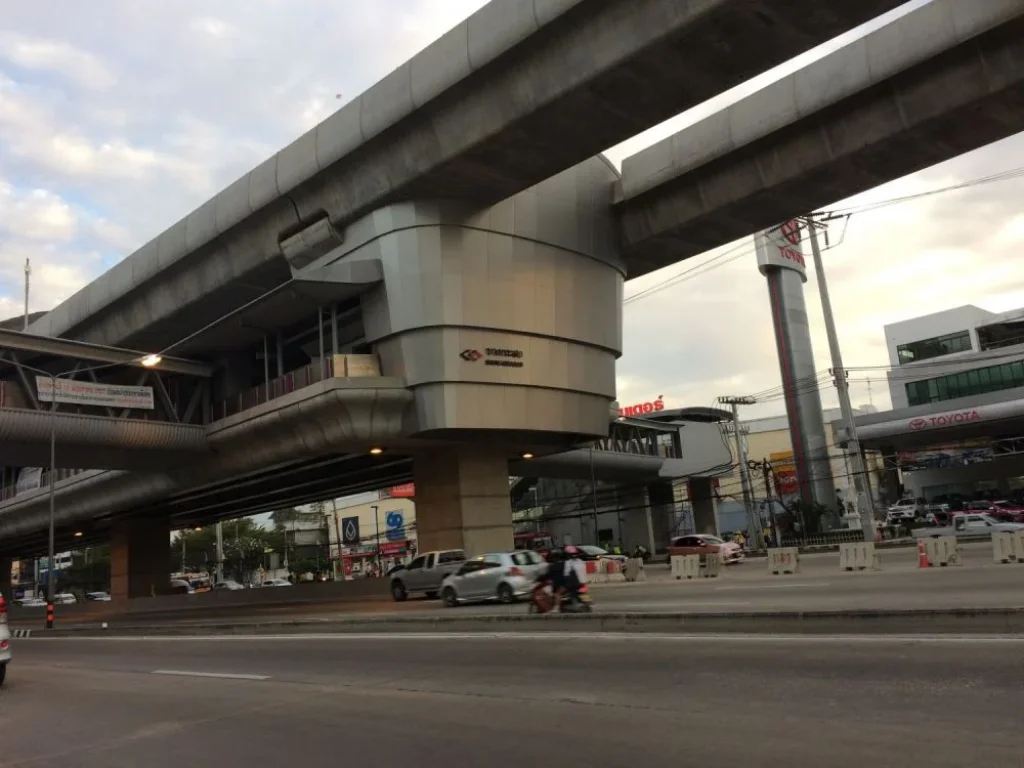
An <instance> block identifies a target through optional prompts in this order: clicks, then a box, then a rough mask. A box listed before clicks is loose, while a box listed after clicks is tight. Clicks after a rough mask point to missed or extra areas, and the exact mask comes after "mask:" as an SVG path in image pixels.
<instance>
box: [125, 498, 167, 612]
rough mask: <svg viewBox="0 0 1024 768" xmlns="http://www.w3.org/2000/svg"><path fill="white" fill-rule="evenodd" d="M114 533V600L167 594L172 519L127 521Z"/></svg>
mask: <svg viewBox="0 0 1024 768" xmlns="http://www.w3.org/2000/svg"><path fill="white" fill-rule="evenodd" d="M112 533H113V536H112V539H111V543H110V597H111V599H113V600H129V599H134V598H137V597H154V596H156V595H161V594H166V593H167V591H168V589H169V588H170V578H171V524H170V520H168V519H166V518H163V519H155V520H149V519H136V520H124V521H122V522H120V523H116V524H115V525H114V526H113V531H112Z"/></svg>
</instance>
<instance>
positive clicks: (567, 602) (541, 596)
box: [529, 582, 594, 614]
mask: <svg viewBox="0 0 1024 768" xmlns="http://www.w3.org/2000/svg"><path fill="white" fill-rule="evenodd" d="M555 601H556V597H555V593H554V592H553V591H552V589H551V584H550V582H545V583H543V584H538V585H536V586H535V587H534V588H533V593H532V594H531V595H530V606H529V612H530V613H537V614H540V613H550V612H551V611H553V610H555ZM593 610H594V605H593V602H592V601H591V599H590V590H589V589H588V588H587V585H586V584H583V585H581V586H580V589H579V592H578V593H577V594H575V595H570V594H566V595H563V596H562V599H561V601H559V603H558V612H559V613H591V612H592V611H593Z"/></svg>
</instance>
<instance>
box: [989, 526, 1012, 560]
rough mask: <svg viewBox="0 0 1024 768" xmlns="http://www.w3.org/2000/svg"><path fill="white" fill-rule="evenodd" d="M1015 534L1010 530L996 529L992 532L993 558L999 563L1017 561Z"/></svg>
mask: <svg viewBox="0 0 1024 768" xmlns="http://www.w3.org/2000/svg"><path fill="white" fill-rule="evenodd" d="M1014 538H1015V537H1014V535H1013V534H1012V533H1010V532H1009V531H996V532H995V533H993V534H992V560H993V561H994V562H997V563H1014V562H1017V552H1016V548H1015V547H1014V544H1015V543H1016V542H1015V541H1014Z"/></svg>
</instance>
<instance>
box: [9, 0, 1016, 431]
mask: <svg viewBox="0 0 1024 768" xmlns="http://www.w3.org/2000/svg"><path fill="white" fill-rule="evenodd" d="M499 1H500V0H499ZM0 2H3V5H4V6H5V7H4V9H3V14H2V15H0V317H7V316H11V315H15V314H19V313H20V312H21V310H22V291H23V269H24V263H25V259H26V257H31V259H32V286H33V288H32V295H31V308H32V309H33V310H41V309H49V308H51V307H53V306H54V305H55V304H57V303H58V302H60V301H62V300H64V299H66V298H67V297H69V296H70V295H71V294H73V293H74V292H75V291H76V290H78V289H79V288H81V287H82V286H83V285H85V284H86V283H87V282H89V281H90V280H91V279H92V278H94V277H96V276H97V275H99V274H101V273H102V272H104V271H105V270H106V269H109V268H110V267H111V266H113V265H114V264H116V263H117V262H118V261H119V260H120V259H122V258H124V257H125V256H127V255H128V254H130V253H131V252H132V251H134V250H135V249H136V248H138V247H139V246H140V245H142V244H143V243H145V242H146V241H148V240H149V239H151V238H152V237H154V236H156V235H158V234H159V233H160V232H161V231H163V230H164V229H165V228H167V227H168V226H169V225H171V224H172V223H174V222H175V221H177V220H178V219H180V218H181V217H182V216H184V215H186V214H187V213H189V212H190V211H191V210H193V209H195V208H196V207H198V206H199V205H201V204H202V203H203V202H205V200H206V199H208V198H209V197H210V196H211V195H213V194H215V193H216V192H218V191H219V190H220V189H222V188H223V187H225V186H227V184H229V183H230V182H232V181H234V180H235V179H236V178H238V177H239V176H240V175H242V174H243V173H245V172H246V171H248V170H249V169H251V168H252V167H253V166H255V165H257V164H258V163H260V162H261V161H262V160H264V159H265V158H266V157H268V156H269V155H271V154H273V153H274V152H275V151H277V150H278V149H280V148H281V147H283V146H285V145H286V144H287V143H289V142H290V141H292V140H293V139H294V138H296V137H297V136H299V135H300V134H301V133H302V132H304V131H305V130H307V129H309V128H310V127H312V126H314V125H315V124H316V123H318V122H319V121H320V120H322V119H323V118H324V117H326V116H327V115H328V114H330V113H331V112H332V111H334V110H335V109H337V108H338V107H339V106H341V105H342V104H344V103H345V102H347V101H349V100H350V99H352V98H354V97H356V96H358V95H359V94H360V93H361V92H362V91H364V90H365V89H366V88H368V87H369V86H371V85H372V84H373V83H374V82H376V81H377V80H379V79H380V78H381V77H382V76H384V75H385V74H387V73H388V72H389V71H391V70H392V69H394V68H395V67H396V66H398V65H400V64H401V63H403V62H404V61H405V60H406V59H408V58H409V57H410V56H411V55H413V54H414V53H416V52H417V51H418V50H420V49H422V48H423V47H425V46H426V45H427V44H429V43H430V42H431V41H432V40H434V39H436V38H437V37H438V36H440V35H441V34H442V33H444V32H445V31H446V30H448V29H449V28H451V27H452V26H454V25H455V24H457V23H458V22H459V21H461V20H462V19H463V18H465V17H466V16H467V15H469V14H470V13H472V12H473V11H475V10H476V9H477V8H479V7H480V6H482V5H483V4H484V3H483V1H482V0H374V2H372V3H367V2H362V1H357V0H258V1H257V2H253V1H252V0H247V2H242V0H177V2H175V3H166V4H165V3H158V2H152V1H151V2H140V1H139V0H91V1H90V2H88V3H83V2H81V1H80V0H47V2H39V3H15V2H13V0H0ZM923 2H924V0H917V2H915V3H913V4H911V5H921V4H922V3H923ZM856 34H861V33H856ZM852 36H854V35H850V36H847V39H848V38H850V37H852ZM842 42H843V41H839V43H837V44H841V43H842ZM834 46H835V44H833V47H834ZM823 52H824V51H819V52H812V53H811V54H809V55H805V56H803V57H800V59H798V60H795V61H794V62H792V63H791V64H790V65H788V66H787V67H784V68H780V69H779V70H777V71H773V72H772V73H768V74H766V75H765V76H762V77H761V78H759V79H758V80H757V81H754V82H752V83H750V84H747V85H745V86H742V87H740V88H738V89H734V91H732V92H730V93H727V94H724V95H723V96H721V97H719V98H717V99H715V100H714V101H713V102H709V103H707V104H705V105H702V106H701V107H698V108H696V109H694V110H691V111H690V112H688V113H685V114H683V115H681V116H679V117H677V118H675V119H674V120H672V121H669V122H668V123H666V124H664V125H662V126H658V127H656V128H654V129H652V130H650V131H648V132H646V133H644V134H642V135H641V136H638V137H636V138H634V139H632V140H630V141H628V142H625V143H624V144H622V145H620V146H618V147H611V148H609V149H608V152H607V154H608V156H609V157H610V158H611V159H612V161H613V162H614V163H616V164H617V165H619V164H621V161H622V159H623V158H624V157H626V156H628V155H629V154H632V153H633V152H636V151H638V150H640V149H642V148H643V147H645V146H647V145H649V144H651V143H653V142H655V141H657V140H660V139H662V138H664V137H666V136H669V135H671V134H672V133H674V132H675V131H677V130H679V129H680V128H682V127H685V126H686V125H688V124H689V123H692V122H695V121H696V120H698V119H700V118H702V117H704V116H706V115H707V114H709V113H710V112H712V111H714V110H716V109H720V108H721V107H723V106H725V105H727V104H728V103H729V102H730V101H732V100H735V99H736V98H738V97H740V96H742V95H744V94H746V93H749V92H751V91H753V90H756V89H757V88H759V87H763V85H765V84H766V83H767V82H770V80H772V79H774V78H776V77H779V76H781V75H782V74H784V73H785V72H788V71H791V70H792V69H794V68H796V67H798V66H801V65H803V64H805V63H807V62H808V61H809V60H811V59H812V58H814V57H815V56H818V55H821V54H822V53H823ZM339 96H340V98H339ZM1021 157H1024V141H1022V140H1021V139H1020V138H1019V137H1015V138H1012V139H1009V140H1006V141H1004V142H1001V143H1000V144H998V145H993V146H991V147H988V148H985V149H983V150H979V151H977V152H974V153H972V154H970V155H966V156H963V157H961V158H958V159H956V160H953V161H950V162H948V163H945V164H943V165H941V166H937V167H935V168H932V169H930V170H928V171H925V172H923V173H920V174H916V175H914V176H911V177H908V178H906V179H902V180H900V181H897V182H894V183H892V184H888V185H886V186H885V187H881V188H879V189H877V190H874V191H872V192H871V193H869V194H867V195H863V196H861V197H859V198H857V199H856V200H854V201H848V202H843V203H837V205H835V206H832V207H833V208H837V207H848V206H849V205H854V204H860V203H862V202H864V201H865V200H886V199H891V198H895V197H901V196H905V195H907V194H913V193H916V192H921V191H925V190H930V189H936V188H941V187H945V186H947V185H951V184H957V183H960V182H963V181H966V180H971V179H976V178H980V177H983V176H986V175H989V174H992V173H998V172H1002V171H1005V170H1007V169H1008V168H1013V167H1016V166H1017V165H1018V164H1019V163H1020V162H1021V161H1020V158H1021ZM1022 192H1024V179H1016V180H1011V181H1005V182H1001V183H997V184H985V185H978V186H974V187H971V188H968V189H965V190H961V191H958V192H950V193H944V194H939V195H935V196H932V197H928V198H925V199H921V200H918V201H914V202H907V203H903V204H899V205H891V206H886V207H883V208H880V209H878V210H876V211H873V212H868V213H859V214H856V215H854V216H853V217H852V218H851V219H850V220H849V222H848V225H847V227H846V231H845V235H844V236H843V237H842V242H841V244H840V245H838V246H836V247H834V248H832V249H831V250H829V251H828V252H827V253H826V254H825V257H826V268H827V274H828V280H829V288H830V292H831V295H832V302H833V306H834V309H835V315H836V321H837V326H838V331H839V337H840V341H841V344H842V349H843V355H844V358H845V363H846V365H847V366H848V367H850V368H858V367H859V368H871V369H872V370H870V371H866V372H865V371H861V372H854V373H853V374H851V376H852V378H853V380H854V383H853V399H854V403H855V404H859V403H868V402H869V400H870V401H871V402H872V403H873V404H874V405H875V406H876V407H878V408H887V407H889V401H888V395H887V393H886V385H885V377H884V372H883V371H882V370H880V369H879V368H877V367H878V366H884V365H886V364H887V355H886V352H885V346H884V339H883V334H882V327H883V325H884V324H886V323H890V322H894V321H898V320H902V319H906V318H909V317H914V316H917V315H921V314H927V313H930V312H933V311H938V310H941V309H945V308H949V307H954V306H959V305H962V304H968V303H973V304H977V305H979V306H982V307H985V308H988V309H992V310H994V311H1005V310H1008V309H1014V308H1017V307H1024V270H1022V269H1021V268H1020V267H1019V266H1018V265H1017V262H1018V252H1019V251H1020V249H1021V246H1024V214H1021V213H1020V212H1019V210H1018V209H1019V206H1018V203H1017V201H1018V200H1020V199H1022ZM831 235H832V237H831V240H832V241H833V242H836V241H838V240H839V239H840V238H839V235H840V232H839V227H836V228H835V229H834V230H833V232H832V233H831ZM726 249H727V250H729V249H731V253H732V254H734V255H735V254H739V255H740V258H736V259H733V260H731V261H730V260H729V259H728V258H724V259H721V260H720V262H716V264H718V263H720V264H722V266H720V267H717V268H714V269H711V270H710V271H708V272H707V273H705V274H702V275H697V276H695V277H692V278H688V279H684V280H681V281H679V282H677V283H674V284H672V285H670V286H669V287H666V288H665V289H664V290H661V291H658V292H656V293H653V294H651V295H650V296H648V297H646V298H644V299H642V300H638V301H635V302H631V303H629V304H628V305H627V306H626V308H625V329H624V331H625V333H624V335H625V351H624V355H623V357H622V359H621V360H620V361H619V366H618V371H619V400H620V402H622V403H623V404H628V403H634V402H642V401H645V400H649V399H653V398H655V397H657V396H659V395H662V396H664V398H665V400H666V404H667V405H668V407H677V406H684V405H710V404H711V403H712V402H713V400H714V398H715V397H717V396H719V395H743V394H750V393H755V392H761V391H764V390H768V389H770V388H773V387H777V386H778V385H779V382H780V375H779V370H778V364H777V360H776V356H775V345H774V339H773V335H772V331H771V325H770V318H769V309H768V297H767V288H766V286H765V283H764V280H763V278H762V277H761V276H760V275H759V273H758V271H757V267H756V264H755V260H754V255H753V248H752V245H751V246H750V247H749V248H745V247H744V246H743V245H742V244H735V245H732V246H727V248H726ZM714 256H715V253H710V254H705V255H702V256H698V257H695V258H694V259H691V260H689V261H687V262H685V263H683V264H678V265H675V266H673V267H670V268H667V269H665V270H661V271H660V272H657V273H654V274H652V275H648V276H645V277H644V278H642V279H640V280H636V281H632V282H630V283H629V284H627V287H626V294H627V296H628V295H631V294H633V293H636V292H637V291H639V290H642V289H644V288H647V287H650V286H652V285H656V284H660V283H662V282H664V281H665V280H668V279H670V278H672V277H674V276H676V275H678V274H680V273H682V272H685V271H687V270H692V269H693V268H694V267H695V266H697V265H699V264H701V263H704V262H706V261H707V260H708V259H709V258H712V257H714ZM806 290H807V303H808V307H809V309H810V315H811V321H812V327H813V328H815V329H816V330H815V335H814V338H813V341H814V347H815V355H816V358H817V363H818V368H819V369H820V370H822V371H825V370H827V369H828V368H829V367H830V363H829V360H828V347H827V344H826V341H825V336H824V329H823V326H822V324H821V312H820V304H819V303H818V300H817V287H816V283H815V281H814V277H813V275H812V276H811V279H810V280H809V282H808V283H807V286H806ZM708 318H713V319H714V322H708ZM866 377H868V378H871V379H873V381H872V382H871V385H870V386H871V389H870V391H869V389H868V386H869V385H868V382H867V381H866ZM822 395H823V400H824V402H825V405H826V406H829V405H834V404H835V402H836V399H835V394H834V390H832V389H831V388H827V387H826V388H825V389H823V393H822ZM781 411H782V403H781V401H780V400H778V399H777V398H776V399H770V398H769V399H768V400H767V401H766V402H763V403H761V404H759V405H757V406H752V407H751V408H750V410H749V412H748V413H747V414H746V416H748V417H754V416H766V415H773V414H777V413H781Z"/></svg>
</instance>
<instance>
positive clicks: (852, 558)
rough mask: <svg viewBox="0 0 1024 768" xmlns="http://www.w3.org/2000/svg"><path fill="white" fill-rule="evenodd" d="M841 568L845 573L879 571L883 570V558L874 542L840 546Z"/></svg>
mask: <svg viewBox="0 0 1024 768" xmlns="http://www.w3.org/2000/svg"><path fill="white" fill-rule="evenodd" d="M839 567H840V569H842V570H844V571H866V570H869V569H870V570H873V571H878V570H881V568H882V558H881V556H880V555H879V553H878V552H876V551H875V545H874V543H873V542H866V541H859V542H856V543H849V544H840V545H839Z"/></svg>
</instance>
